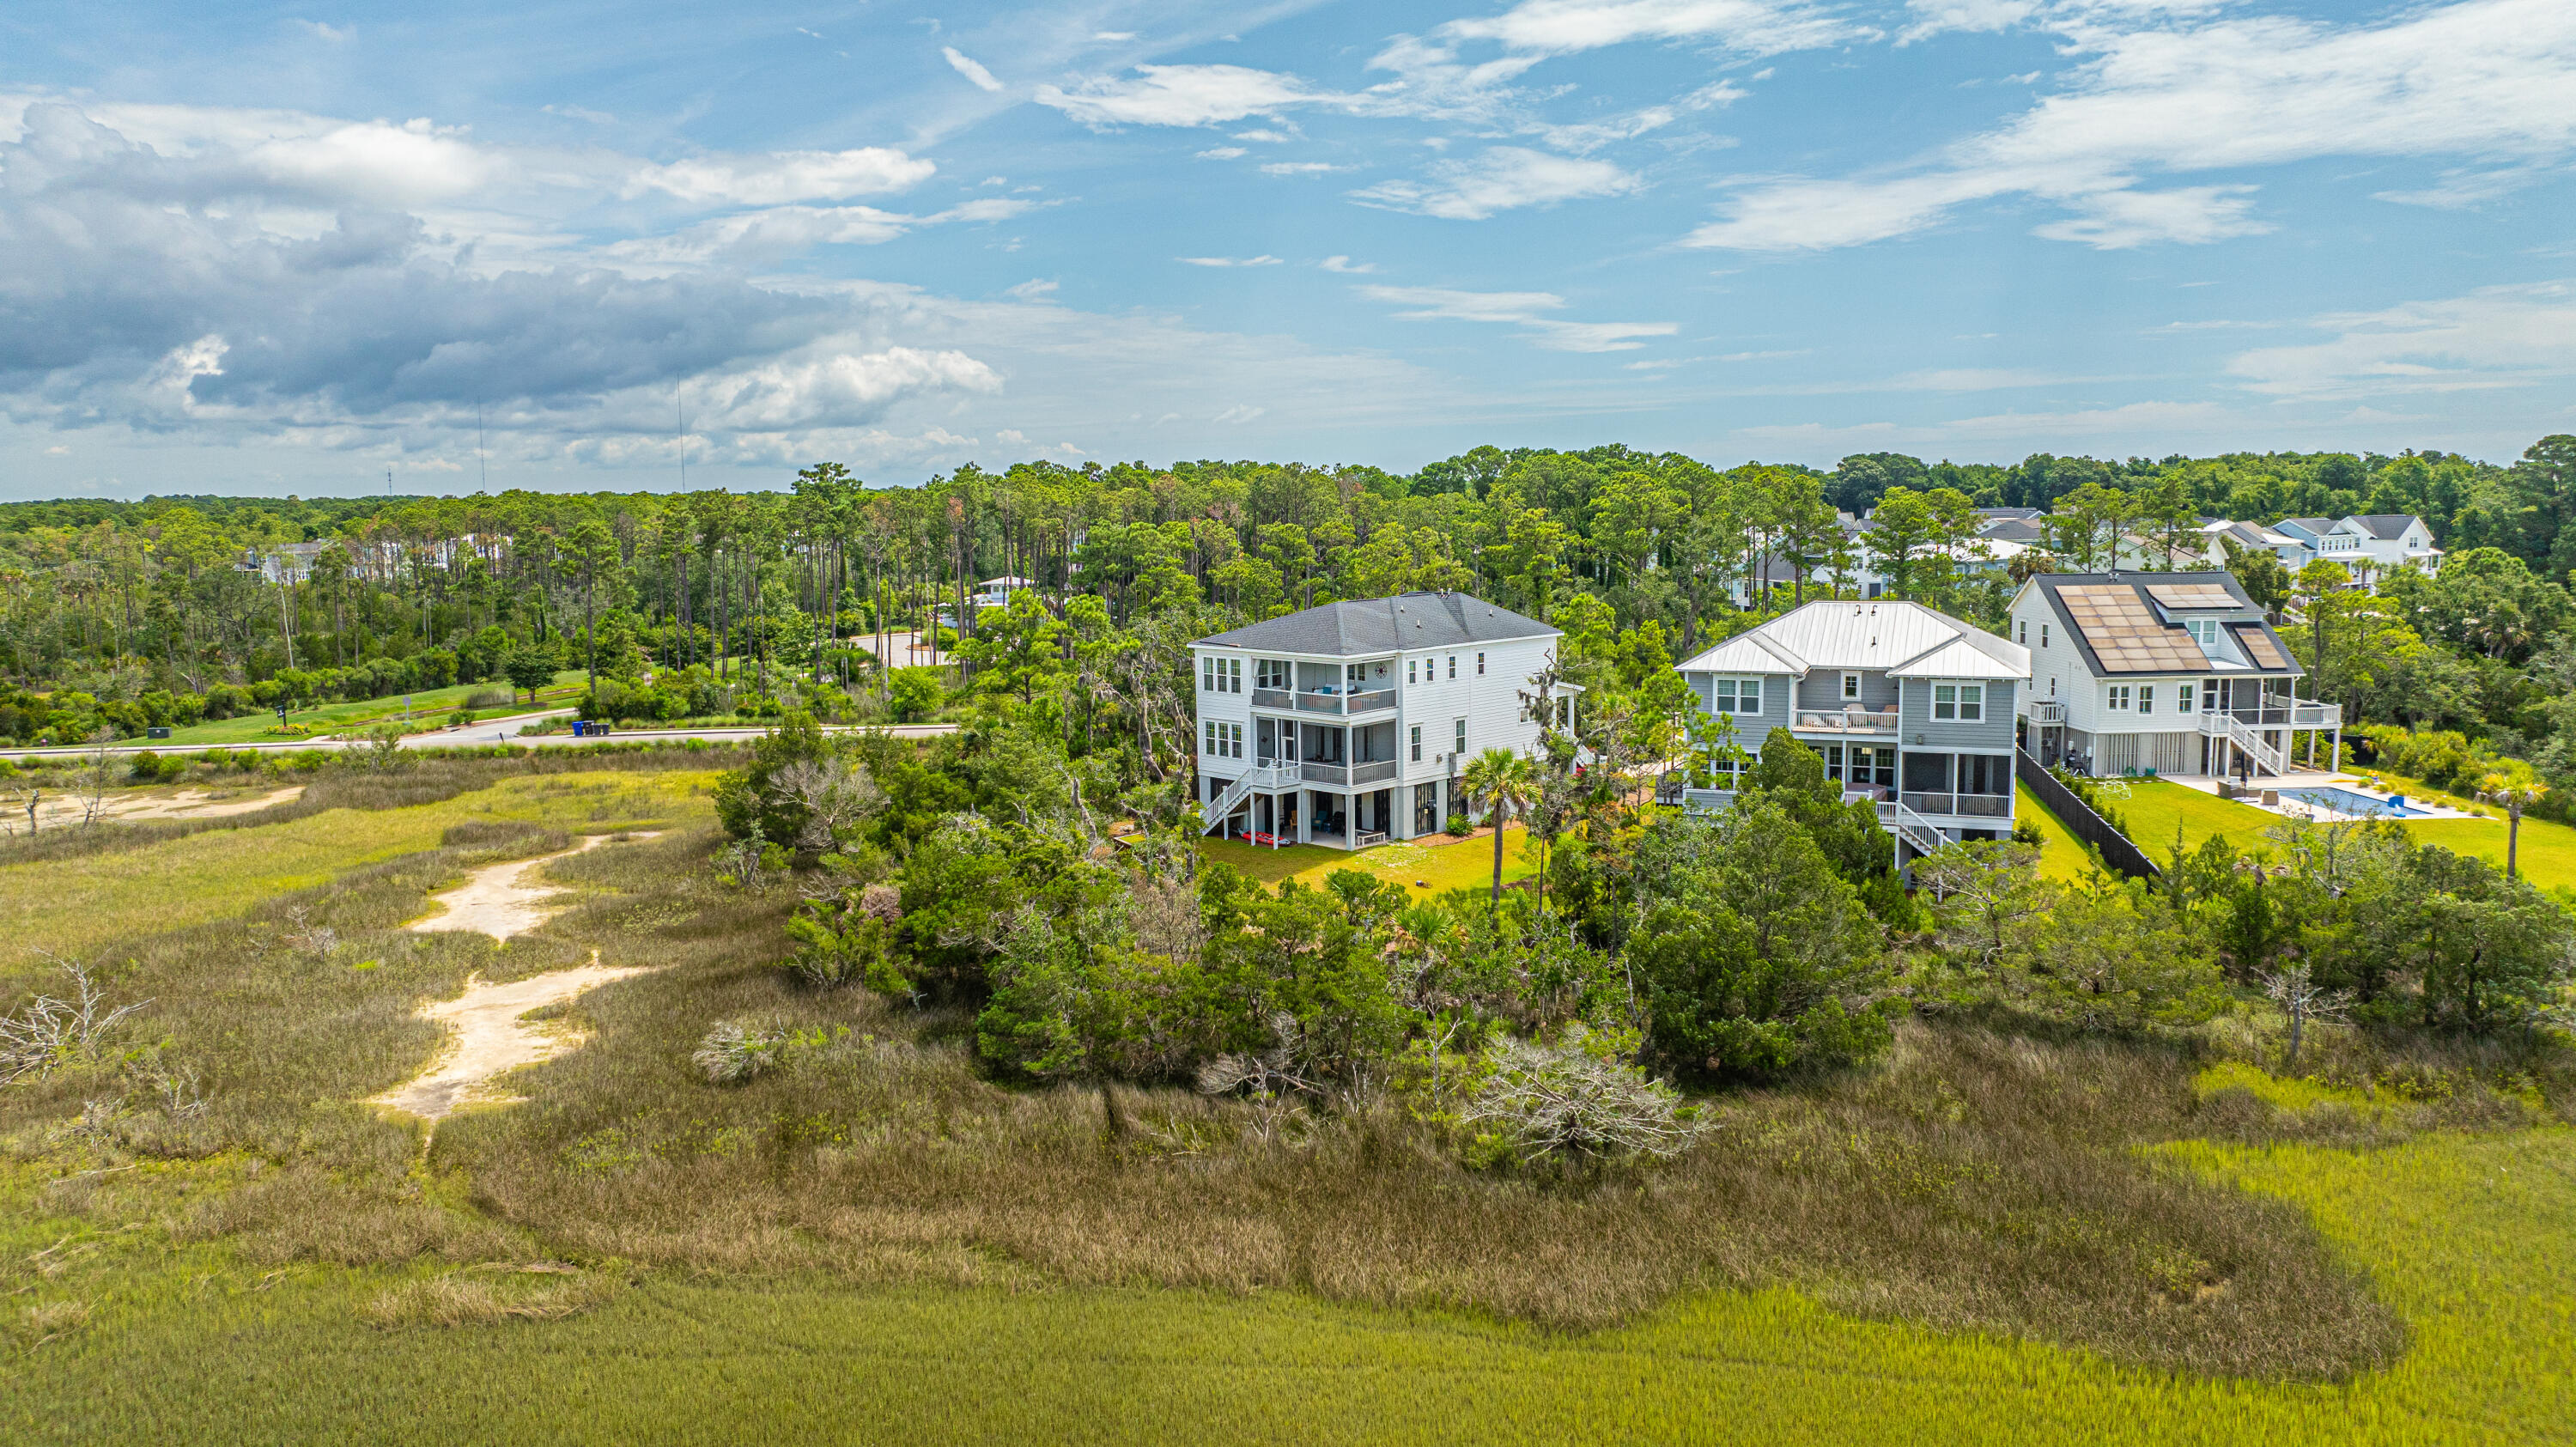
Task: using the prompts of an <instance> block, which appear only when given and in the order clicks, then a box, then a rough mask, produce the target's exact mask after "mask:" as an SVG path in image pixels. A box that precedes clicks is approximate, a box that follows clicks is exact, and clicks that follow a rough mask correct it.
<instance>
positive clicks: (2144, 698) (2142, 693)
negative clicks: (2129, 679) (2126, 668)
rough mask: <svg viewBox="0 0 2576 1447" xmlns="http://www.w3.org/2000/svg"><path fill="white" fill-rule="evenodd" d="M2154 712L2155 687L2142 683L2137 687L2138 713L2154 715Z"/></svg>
mask: <svg viewBox="0 0 2576 1447" xmlns="http://www.w3.org/2000/svg"><path fill="white" fill-rule="evenodd" d="M2155 711H2156V686H2155V685H2154V684H2152V683H2142V684H2139V685H2138V712H2140V713H2154V712H2155Z"/></svg>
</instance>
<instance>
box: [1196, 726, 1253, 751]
mask: <svg viewBox="0 0 2576 1447" xmlns="http://www.w3.org/2000/svg"><path fill="white" fill-rule="evenodd" d="M1200 729H1201V733H1202V737H1201V739H1200V742H1201V743H1202V745H1204V747H1205V748H1206V751H1207V756H1208V757H1209V758H1211V759H1239V758H1242V757H1243V725H1241V724H1239V723H1220V722H1218V721H1217V720H1215V719H1208V720H1206V721H1205V722H1203V723H1202V724H1201V725H1200Z"/></svg>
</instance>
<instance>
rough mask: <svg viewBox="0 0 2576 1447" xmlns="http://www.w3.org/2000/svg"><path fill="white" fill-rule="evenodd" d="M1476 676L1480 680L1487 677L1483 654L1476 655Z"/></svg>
mask: <svg viewBox="0 0 2576 1447" xmlns="http://www.w3.org/2000/svg"><path fill="white" fill-rule="evenodd" d="M1476 676H1477V677H1478V678H1482V677H1484V676H1485V655H1483V654H1481V653H1479V654H1477V655H1476Z"/></svg>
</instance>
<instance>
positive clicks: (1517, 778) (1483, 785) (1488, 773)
mask: <svg viewBox="0 0 2576 1447" xmlns="http://www.w3.org/2000/svg"><path fill="white" fill-rule="evenodd" d="M1460 782H1461V783H1462V784H1464V785H1465V786H1466V790H1467V797H1469V798H1471V799H1482V800H1484V801H1485V810H1486V812H1485V822H1486V823H1488V824H1491V825H1492V826H1494V902H1495V903H1496V904H1500V903H1502V901H1503V820H1504V819H1506V818H1508V817H1509V816H1510V815H1511V814H1513V813H1514V812H1517V811H1519V810H1523V809H1526V808H1528V807H1529V802H1530V800H1532V799H1533V798H1536V797H1537V796H1538V774H1537V771H1536V770H1533V769H1532V768H1531V767H1530V761H1529V760H1527V759H1525V758H1522V757H1521V756H1520V755H1518V754H1516V753H1513V752H1512V751H1511V750H1509V749H1487V750H1485V751H1484V752H1483V753H1481V754H1478V755H1477V756H1476V757H1475V758H1474V759H1473V760H1471V761H1469V763H1468V765H1467V769H1466V772H1465V774H1463V775H1462V776H1461V778H1460Z"/></svg>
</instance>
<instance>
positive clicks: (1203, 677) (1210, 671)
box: [1199, 653, 1216, 693]
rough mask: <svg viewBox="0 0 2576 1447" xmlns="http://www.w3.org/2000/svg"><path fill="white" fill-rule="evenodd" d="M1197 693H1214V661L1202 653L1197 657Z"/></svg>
mask: <svg viewBox="0 0 2576 1447" xmlns="http://www.w3.org/2000/svg"><path fill="white" fill-rule="evenodd" d="M1199 692H1201V693H1214V692H1216V660H1215V659H1213V658H1210V657H1208V656H1207V655H1206V654H1204V653H1202V654H1200V655H1199Z"/></svg>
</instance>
